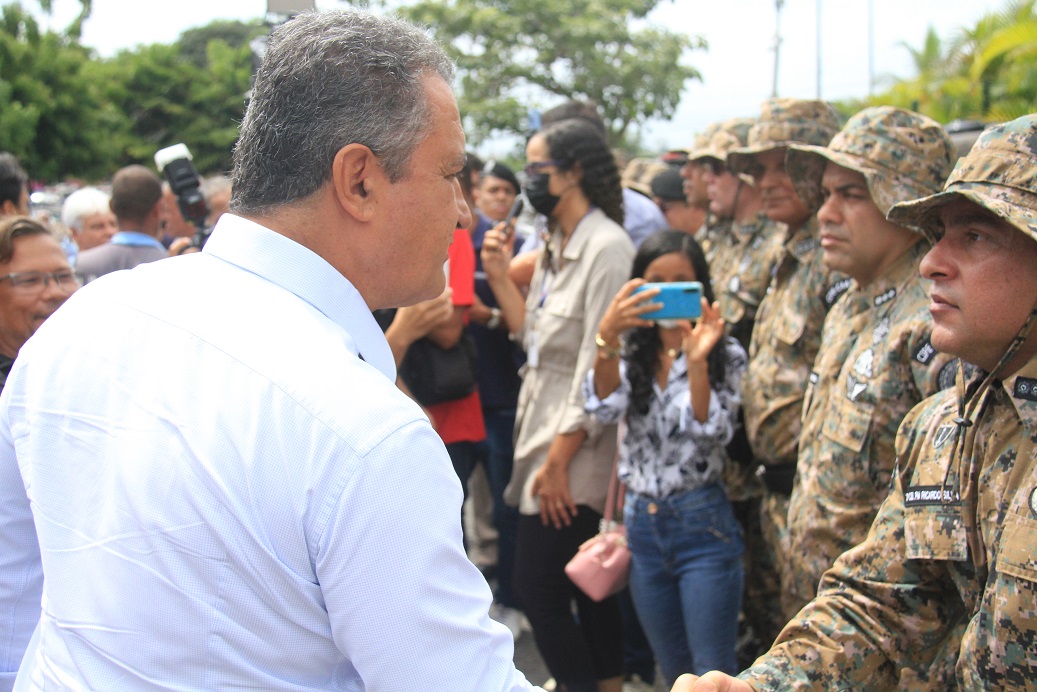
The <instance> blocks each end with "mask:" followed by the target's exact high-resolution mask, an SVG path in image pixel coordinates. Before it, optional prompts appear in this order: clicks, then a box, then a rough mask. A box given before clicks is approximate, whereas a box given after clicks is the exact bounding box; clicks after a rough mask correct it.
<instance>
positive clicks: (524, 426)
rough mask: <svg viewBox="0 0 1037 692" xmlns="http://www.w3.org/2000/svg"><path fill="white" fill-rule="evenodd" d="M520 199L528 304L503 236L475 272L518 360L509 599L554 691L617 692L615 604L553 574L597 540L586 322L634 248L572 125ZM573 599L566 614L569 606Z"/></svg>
mask: <svg viewBox="0 0 1037 692" xmlns="http://www.w3.org/2000/svg"><path fill="white" fill-rule="evenodd" d="M526 160H527V165H526V175H527V177H528V182H527V185H526V188H525V193H526V198H527V199H528V200H529V203H530V204H531V205H532V206H533V208H534V209H536V211H538V212H539V213H541V214H543V215H544V216H545V217H547V221H548V230H549V237H548V238H547V239H546V243H545V245H544V248H543V250H542V251H541V256H540V258H539V261H538V262H537V266H536V269H535V271H534V273H533V279H532V282H531V284H530V288H529V294H528V297H526V298H523V297H522V293H521V292H520V290H519V288H518V287H517V286H516V285H515V283H514V282H512V281H511V279H510V278H509V277H508V273H507V270H508V261H509V260H510V258H511V255H512V249H513V248H512V243H513V241H512V240H511V238H510V237H509V234H510V229H509V228H505V227H504V226H503V225H499V226H497V228H494V229H492V230H490V231H488V232H487V233H486V236H485V238H484V241H483V249H482V261H483V268H484V269H485V271H486V275H487V279H488V281H489V283H490V287H491V288H492V290H493V292H494V295H495V296H496V297H497V301H498V303H499V305H500V309H501V315H502V317H503V318H504V321H505V323H506V324H507V327H508V330H509V332H510V333H511V334H512V335H513V338H515V339H516V340H518V341H519V342H520V343H522V344H523V346H524V347H525V349H526V357H527V363H526V366H525V367H524V369H523V373H522V378H523V380H522V387H521V390H520V392H519V401H518V409H517V416H516V423H515V467H514V471H513V473H512V477H511V484H510V485H509V486H508V489H507V491H506V492H505V500H506V501H507V502H508V503H510V504H512V505H518V508H519V513H520V518H519V527H518V535H517V538H516V554H515V575H514V577H515V591H516V596H517V597H518V600H519V602H520V605H521V606H522V608H523V609H524V610H525V613H526V616H527V617H528V618H529V621H530V624H531V625H532V627H533V635H534V637H535V638H536V642H537V647H538V648H539V650H540V653H541V656H542V657H543V659H544V662H545V663H546V664H547V667H548V669H549V670H550V671H551V674H552V675H553V676H554V677H555V679H556V680H557V682H558V689H559V690H564V691H565V692H613V691H614V692H619V690H620V689H621V687H622V664H623V644H622V631H621V630H622V625H621V621H620V613H619V606H618V604H617V603H616V600H615V598H614V597H613V598H608V599H605V600H604V601H601V602H600V603H596V602H594V601H592V600H591V599H589V598H588V597H587V596H586V595H584V594H583V593H582V592H581V591H579V589H577V588H576V587H575V586H574V585H573V583H572V582H571V581H569V579H568V577H566V575H565V572H564V568H565V564H566V562H568V561H569V559H570V558H571V557H572V556H573V555H575V554H576V551H577V550H578V549H579V546H580V544H581V543H583V542H584V541H585V540H587V539H588V538H590V537H592V536H594V535H595V534H596V533H597V531H598V522H599V520H600V519H601V515H602V512H603V511H604V506H605V495H606V493H607V490H608V484H609V477H610V474H611V470H612V464H613V462H614V458H615V448H616V426H615V425H601V424H600V423H598V422H596V421H595V420H594V418H593V417H592V416H590V415H588V414H587V413H585V412H584V410H583V397H582V394H581V383H582V382H583V379H584V378H585V377H586V375H587V372H588V371H589V370H590V368H591V366H592V365H593V363H594V358H595V353H596V351H597V346H596V344H595V340H594V337H595V333H596V331H597V325H598V321H599V320H600V319H601V316H602V315H603V314H604V312H605V308H606V307H608V304H609V301H610V300H611V298H612V296H614V295H615V294H616V291H618V290H619V288H620V286H622V285H623V283H624V281H625V280H626V278H627V272H628V269H629V267H630V262H631V260H632V258H633V256H634V246H633V244H632V243H631V242H630V237H629V236H628V235H627V233H626V231H625V230H623V227H622V226H621V225H620V224H621V223H622V221H623V203H622V191H621V188H620V179H619V171H618V170H617V167H616V163H615V160H614V159H613V157H612V153H611V152H610V150H609V148H608V145H607V144H606V143H605V140H604V139H603V138H602V136H601V134H600V133H598V131H597V130H595V129H594V128H593V127H592V126H591V125H589V124H587V123H585V122H583V121H580V120H566V121H563V122H559V123H556V124H554V125H552V126H550V127H548V128H546V129H545V130H543V131H541V132H539V133H537V134H535V135H533V137H532V138H531V139H530V140H529V143H528V144H527V146H526ZM573 600H575V602H576V611H577V617H574V616H573V611H572V602H573Z"/></svg>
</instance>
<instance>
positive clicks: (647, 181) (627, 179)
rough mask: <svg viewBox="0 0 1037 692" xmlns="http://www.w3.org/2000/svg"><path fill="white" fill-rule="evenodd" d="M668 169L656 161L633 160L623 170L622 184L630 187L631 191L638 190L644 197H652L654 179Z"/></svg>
mask: <svg viewBox="0 0 1037 692" xmlns="http://www.w3.org/2000/svg"><path fill="white" fill-rule="evenodd" d="M667 168H669V166H667V165H666V164H665V163H663V162H662V161H656V160H655V159H646V158H637V159H632V160H631V161H630V163H628V164H627V165H626V167H625V168H624V169H623V177H622V180H621V181H620V183H621V184H622V185H623V187H629V188H630V189H631V190H637V191H638V192H640V193H641V194H642V195H645V196H647V197H651V196H652V178H654V177H655V176H656V175H657V174H659V173H661V172H663V171H664V170H666V169H667Z"/></svg>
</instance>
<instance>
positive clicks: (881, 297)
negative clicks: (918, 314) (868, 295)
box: [875, 288, 897, 307]
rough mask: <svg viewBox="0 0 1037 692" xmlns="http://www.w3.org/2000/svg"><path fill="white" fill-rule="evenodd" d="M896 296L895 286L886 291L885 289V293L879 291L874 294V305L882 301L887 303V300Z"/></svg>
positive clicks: (880, 303) (878, 304) (876, 305)
mask: <svg viewBox="0 0 1037 692" xmlns="http://www.w3.org/2000/svg"><path fill="white" fill-rule="evenodd" d="M896 297H897V289H896V288H891V289H889V290H888V291H886V292H885V293H880V294H879V295H877V296H875V307H878V306H880V305H882V304H883V303H888V302H889V301H891V300H893V299H894V298H896Z"/></svg>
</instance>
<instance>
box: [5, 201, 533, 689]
mask: <svg viewBox="0 0 1037 692" xmlns="http://www.w3.org/2000/svg"><path fill="white" fill-rule="evenodd" d="M358 354H360V355H359V357H358ZM394 379H395V367H394V365H393V359H392V354H391V352H390V351H389V348H388V345H387V344H386V342H385V339H384V337H383V336H382V333H381V330H380V329H379V328H378V326H377V324H376V323H375V321H374V319H373V318H372V316H371V313H370V310H369V309H368V307H367V305H366V304H365V303H364V301H363V299H362V297H361V296H360V295H359V293H357V291H356V289H355V288H354V287H353V286H352V284H350V283H349V281H347V280H346V279H344V278H343V277H342V275H341V274H339V273H338V272H337V271H336V270H335V269H334V268H332V267H331V266H330V265H329V264H328V263H327V262H325V261H324V260H323V259H321V258H320V257H318V256H317V255H315V254H314V253H312V252H311V251H310V250H308V249H306V248H304V247H302V246H300V245H298V244H296V243H294V242H292V241H291V240H288V239H287V238H285V237H284V236H281V235H279V234H277V233H274V232H272V231H270V230H268V229H266V228H263V227H262V226H258V225H256V224H254V223H252V222H249V221H247V220H245V219H242V218H240V217H235V216H233V215H230V214H227V215H224V216H223V217H222V218H221V220H220V222H219V224H218V226H217V228H216V230H215V231H214V233H213V235H212V237H211V238H210V240H209V242H208V244H207V245H206V247H205V251H204V252H202V253H199V254H194V255H186V256H183V257H178V258H172V259H168V260H162V261H159V262H155V263H151V264H145V265H141V266H139V267H138V268H136V269H134V270H132V271H128V272H125V271H124V272H116V273H113V274H110V275H107V276H105V277H102V278H101V279H99V280H97V281H96V282H94V283H92V284H90V285H89V286H87V287H85V288H84V289H82V290H81V291H79V292H77V293H76V294H75V295H74V296H73V297H72V298H71V299H70V300H69V301H68V302H67V303H66V304H65V305H64V306H63V307H62V308H61V310H59V311H58V312H57V313H56V314H55V315H54V316H53V317H51V318H50V319H49V320H48V321H47V323H46V324H44V325H43V327H42V328H41V329H40V330H39V332H38V333H37V335H36V336H35V337H33V338H32V339H31V340H30V341H29V343H28V344H27V345H26V346H25V347H24V348H23V349H22V352H21V353H20V355H19V358H18V360H17V362H16V364H15V368H14V370H13V371H12V373H11V377H10V379H9V380H8V382H7V385H6V388H5V390H4V392H3V395H2V397H0V561H2V562H0V628H2V629H0V636H2V639H0V664H2V665H3V666H4V667H3V669H2V671H3V674H4V676H5V677H2V678H0V688H4V687H10V685H11V684H12V681H13V677H14V673H13V671H14V670H15V666H17V664H18V661H19V659H20V658H21V651H22V649H23V648H24V647H25V646H26V643H25V640H26V638H27V635H28V632H29V630H28V629H26V628H27V626H28V628H29V629H31V626H32V624H34V623H35V620H36V617H37V616H38V614H39V607H38V606H39V593H40V587H39V580H38V578H37V575H38V571H39V559H40V557H39V556H40V555H42V564H43V571H44V573H45V575H46V579H45V582H44V585H43V589H42V591H43V595H42V601H43V608H42V617H41V618H40V621H39V625H38V627H37V630H36V633H35V635H34V636H33V641H32V643H31V644H30V646H29V649H28V652H27V653H26V656H25V660H24V662H23V664H22V670H21V673H20V675H19V677H18V681H17V689H38V688H41V687H54V688H57V687H60V688H69V689H104V690H114V689H134V690H136V689H184V690H186V689H229V688H250V689H279V690H313V689H321V690H385V691H387V692H393V691H397V690H407V689H435V690H447V689H449V690H473V691H475V690H478V691H480V692H481V691H483V690H520V689H530V687H529V684H528V683H527V682H526V681H525V679H524V678H523V676H522V675H521V674H520V673H518V672H517V671H516V670H515V668H514V666H513V664H512V655H513V643H512V638H511V635H510V634H509V633H508V631H507V630H506V629H505V628H504V627H503V626H502V625H498V624H497V623H494V622H493V621H491V620H490V619H489V617H488V614H487V612H488V608H489V604H490V600H491V594H490V591H489V588H488V587H487V585H486V583H485V581H484V580H483V579H482V576H481V575H480V573H479V571H478V570H477V569H476V568H475V567H474V566H473V565H472V564H471V563H470V562H469V561H468V559H467V558H466V556H465V553H464V550H463V548H462V543H461V526H460V521H459V518H460V511H459V510H460V506H461V498H462V494H461V487H460V484H459V482H458V480H457V476H456V474H455V473H454V470H453V468H452V466H451V464H450V460H449V458H448V457H447V454H446V450H445V449H444V447H443V444H442V442H441V441H440V440H439V437H438V436H437V435H436V433H435V432H434V431H433V430H432V427H431V426H430V425H429V423H428V420H427V419H426V418H425V417H424V415H423V414H422V413H421V411H420V409H419V408H418V407H417V406H416V405H415V404H414V403H413V402H411V401H410V400H409V399H408V398H407V397H405V396H404V395H403V394H402V393H400V392H399V390H398V389H397V388H396V386H395V384H394ZM27 497H28V500H29V501H31V505H32V514H31V515H30V514H29V507H28V504H27V502H26V498H27ZM30 520H32V521H30ZM33 525H34V526H35V532H34V531H33ZM37 535H38V538H39V546H40V547H39V549H38V550H37V547H36V536H37Z"/></svg>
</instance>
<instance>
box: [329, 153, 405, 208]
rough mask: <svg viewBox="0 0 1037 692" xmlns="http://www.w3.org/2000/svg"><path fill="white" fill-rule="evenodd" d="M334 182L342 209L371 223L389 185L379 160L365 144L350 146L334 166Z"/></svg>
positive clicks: (332, 166)
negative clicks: (384, 190)
mask: <svg viewBox="0 0 1037 692" xmlns="http://www.w3.org/2000/svg"><path fill="white" fill-rule="evenodd" d="M331 181H332V185H333V187H334V190H335V197H336V199H337V200H338V203H339V205H340V206H341V207H342V208H343V209H344V210H345V211H346V212H347V213H348V214H350V215H351V216H353V217H354V218H356V219H357V220H358V221H368V220H370V218H371V216H372V215H373V213H374V210H375V207H376V206H377V202H378V201H381V197H382V195H381V192H382V190H383V189H384V188H385V186H387V185H389V184H390V183H389V179H388V177H387V176H386V175H385V171H384V170H383V169H382V164H381V162H380V161H379V160H378V157H377V156H375V155H374V152H373V151H371V150H370V149H369V148H368V147H366V146H364V145H363V144H357V143H353V144H347V145H346V146H344V147H342V148H341V149H339V150H338V152H337V153H336V154H335V159H334V161H333V162H332V164H331Z"/></svg>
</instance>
